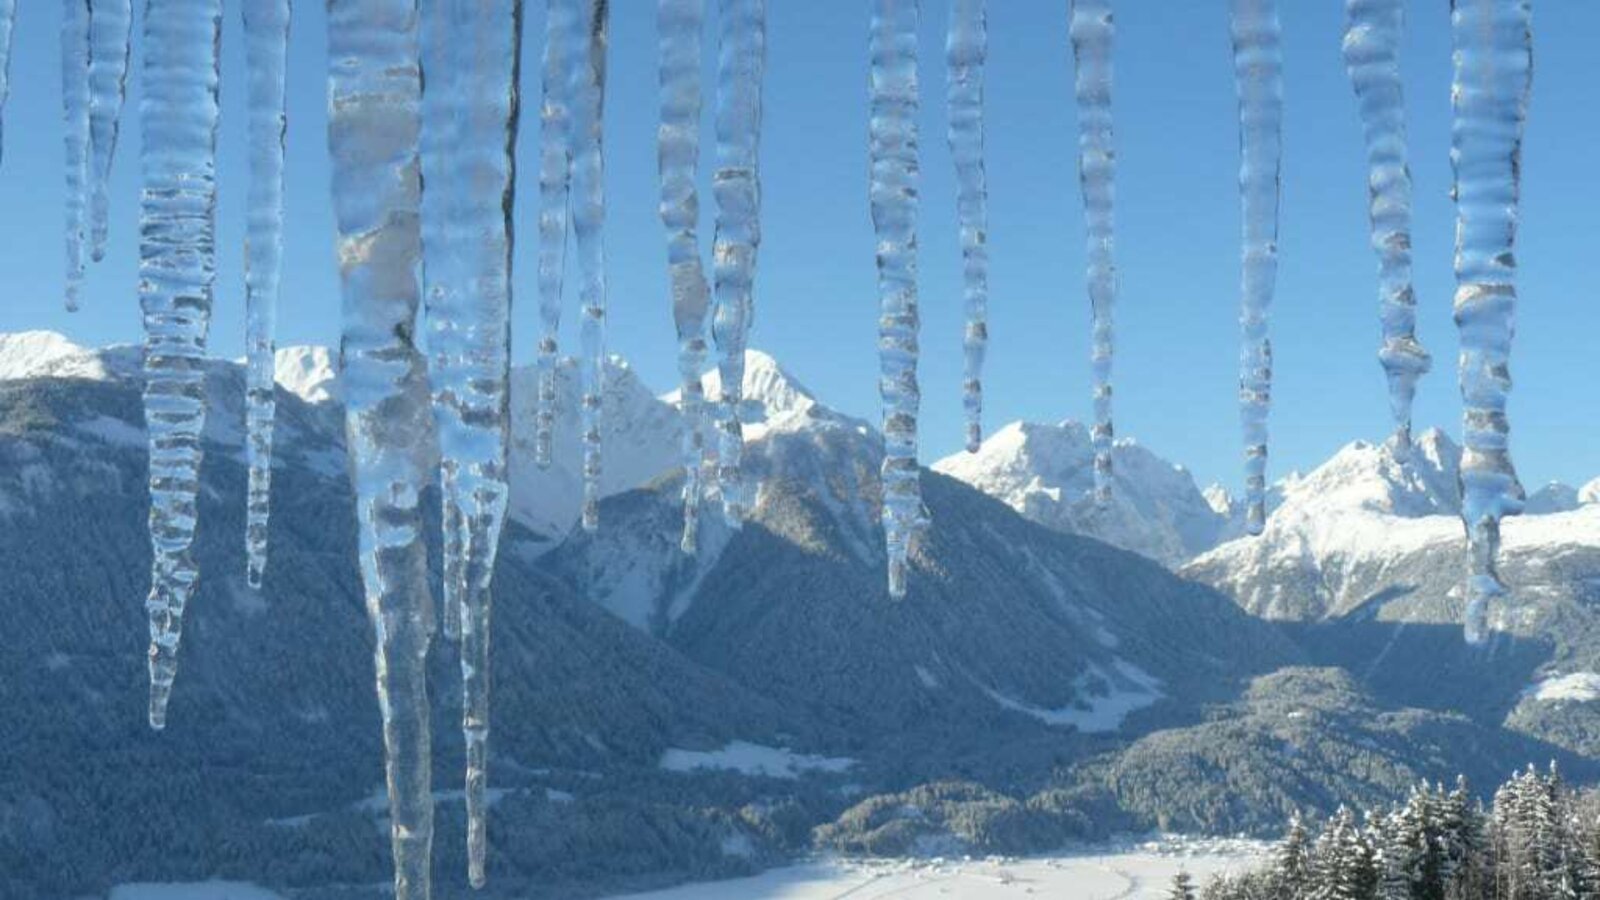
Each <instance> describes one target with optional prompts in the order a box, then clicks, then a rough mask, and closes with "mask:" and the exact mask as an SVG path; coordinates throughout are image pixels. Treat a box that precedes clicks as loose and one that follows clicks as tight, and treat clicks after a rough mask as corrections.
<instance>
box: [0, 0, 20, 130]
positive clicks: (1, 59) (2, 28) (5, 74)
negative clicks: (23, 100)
mask: <svg viewBox="0 0 1600 900" xmlns="http://www.w3.org/2000/svg"><path fill="white" fill-rule="evenodd" d="M16 24H17V0H0V160H3V159H5V111H6V98H8V97H10V96H11V32H12V31H13V30H14V29H15V28H16Z"/></svg>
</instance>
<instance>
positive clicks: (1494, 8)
mask: <svg viewBox="0 0 1600 900" xmlns="http://www.w3.org/2000/svg"><path fill="white" fill-rule="evenodd" d="M1450 19H1451V28H1452V31H1453V33H1454V45H1455V53H1454V59H1455V83H1454V84H1453V85H1452V86H1451V91H1450V95H1451V97H1452V99H1453V103H1452V106H1453V107H1454V121H1453V123H1452V127H1451V146H1450V161H1451V163H1452V164H1453V166H1454V168H1455V199H1456V257H1455V272H1456V296H1455V319H1456V327H1457V329H1458V330H1459V331H1460V334H1461V356H1460V362H1459V375H1460V380H1461V400H1462V405H1463V407H1464V409H1463V415H1462V437H1463V441H1462V443H1463V444H1464V445H1465V446H1464V447H1463V452H1462V455H1461V518H1462V522H1463V523H1464V524H1465V527H1466V532H1467V546H1468V554H1467V555H1468V570H1467V605H1466V617H1465V618H1466V623H1465V624H1466V629H1465V630H1466V639H1467V641H1468V642H1469V643H1473V644H1479V643H1482V642H1484V641H1486V640H1487V639H1488V635H1489V609H1490V606H1491V605H1492V604H1493V603H1494V602H1495V601H1497V600H1499V599H1500V598H1501V597H1503V596H1504V595H1505V593H1506V588H1505V585H1504V584H1503V583H1501V581H1500V574H1499V571H1498V569H1497V567H1496V558H1497V557H1498V556H1499V551H1500V520H1501V518H1502V517H1504V516H1508V515H1516V514H1517V513H1519V512H1521V511H1522V501H1523V492H1522V487H1521V484H1520V483H1519V482H1518V480H1517V472H1516V469H1515V467H1514V466H1513V465H1512V462H1511V450H1510V439H1511V425H1510V423H1509V422H1508V421H1507V419H1506V400H1507V398H1508V396H1509V394H1510V392H1511V372H1510V358H1511V340H1512V336H1513V334H1514V332H1515V315H1516V302H1517V288H1516V274H1517V263H1516V257H1515V255H1514V250H1515V243H1516V234H1517V215H1518V213H1517V204H1518V201H1519V199H1520V195H1521V183H1520V182H1521V177H1520V176H1521V171H1520V169H1521V160H1522V131H1523V126H1524V124H1525V123H1526V121H1527V111H1528V92H1529V88H1530V87H1531V85H1532V77H1533V32H1532V14H1531V10H1530V6H1529V3H1528V0H1455V2H1453V3H1452V4H1451V16H1450Z"/></svg>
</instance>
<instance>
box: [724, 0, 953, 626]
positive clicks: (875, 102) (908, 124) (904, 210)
mask: <svg viewBox="0 0 1600 900" xmlns="http://www.w3.org/2000/svg"><path fill="white" fill-rule="evenodd" d="M917 20H918V3H917V0H873V12H872V40H871V56H872V69H871V89H872V92H871V96H872V103H871V118H870V119H869V122H868V138H869V147H868V149H869V153H870V157H871V180H872V185H871V201H872V204H871V205H872V227H873V230H874V231H875V232H876V233H877V238H878V254H877V255H878V297H879V304H880V318H879V319H878V359H879V365H880V367H881V374H880V376H879V379H878V390H879V393H880V394H881V395H882V397H883V445H884V457H883V528H884V536H885V540H886V547H887V550H888V557H889V595H890V596H891V597H903V596H905V592H906V558H907V556H908V554H909V552H910V544H911V537H912V534H913V532H915V531H916V530H918V529H919V528H921V526H922V524H923V512H922V495H921V486H920V485H919V484H918V480H917V479H918V469H917V411H918V407H919V405H920V403H921V399H922V394H921V391H920V389H919V388H918V387H917V330H918V326H919V324H920V320H919V315H918V311H917V229H916V219H917V179H918V162H917V107H918V96H917V94H918V88H917ZM724 383H726V382H724Z"/></svg>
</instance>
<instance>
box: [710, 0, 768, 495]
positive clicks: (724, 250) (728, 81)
mask: <svg viewBox="0 0 1600 900" xmlns="http://www.w3.org/2000/svg"><path fill="white" fill-rule="evenodd" d="M717 19H718V25H719V30H720V34H719V39H718V50H717V113H716V119H717V121H716V131H717V167H716V172H715V175H714V177H713V178H712V187H711V190H712V193H713V195H714V196H715V197H716V201H717V233H716V239H715V241H714V242H713V244H712V251H711V259H712V280H713V282H714V289H715V291H716V299H717V303H716V310H715V312H714V313H713V315H712V319H711V336H712V337H713V338H714V339H715V340H716V344H717V370H718V376H719V378H720V381H721V386H722V390H721V396H720V397H719V398H718V406H719V409H718V410H717V430H718V432H719V440H718V444H717V466H716V473H717V486H718V488H719V490H720V491H721V493H722V514H723V518H724V519H726V520H727V522H728V523H729V524H730V525H738V524H739V523H740V522H743V521H744V519H745V516H747V515H748V514H749V512H750V507H751V504H752V502H753V501H754V495H755V492H754V490H753V488H752V486H751V484H750V482H749V480H748V479H746V478H745V477H744V473H743V471H742V469H743V460H744V427H743V423H742V422H741V421H740V418H739V415H740V407H741V406H742V405H743V401H744V351H745V347H746V346H747V344H748V342H749V336H750V325H751V321H752V319H753V317H754V315H755V274H756V254H757V252H758V251H759V249H760V247H761V170H760V158H761V88H762V82H763V81H764V80H765V79H766V70H767V2H766V0H721V3H720V5H719V6H718V15H717Z"/></svg>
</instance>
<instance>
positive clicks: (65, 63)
mask: <svg viewBox="0 0 1600 900" xmlns="http://www.w3.org/2000/svg"><path fill="white" fill-rule="evenodd" d="M61 111H62V117H63V118H64V119H65V121H66V131H65V135H66V172H67V206H66V210H67V231H66V236H67V288H66V303H67V311H68V312H77V310H78V303H79V295H80V294H81V293H82V292H83V267H84V256H83V251H84V244H85V241H86V239H87V237H88V230H87V229H88V222H87V219H86V217H87V215H88V205H89V196H88V191H89V0H63V2H62V5H61Z"/></svg>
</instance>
